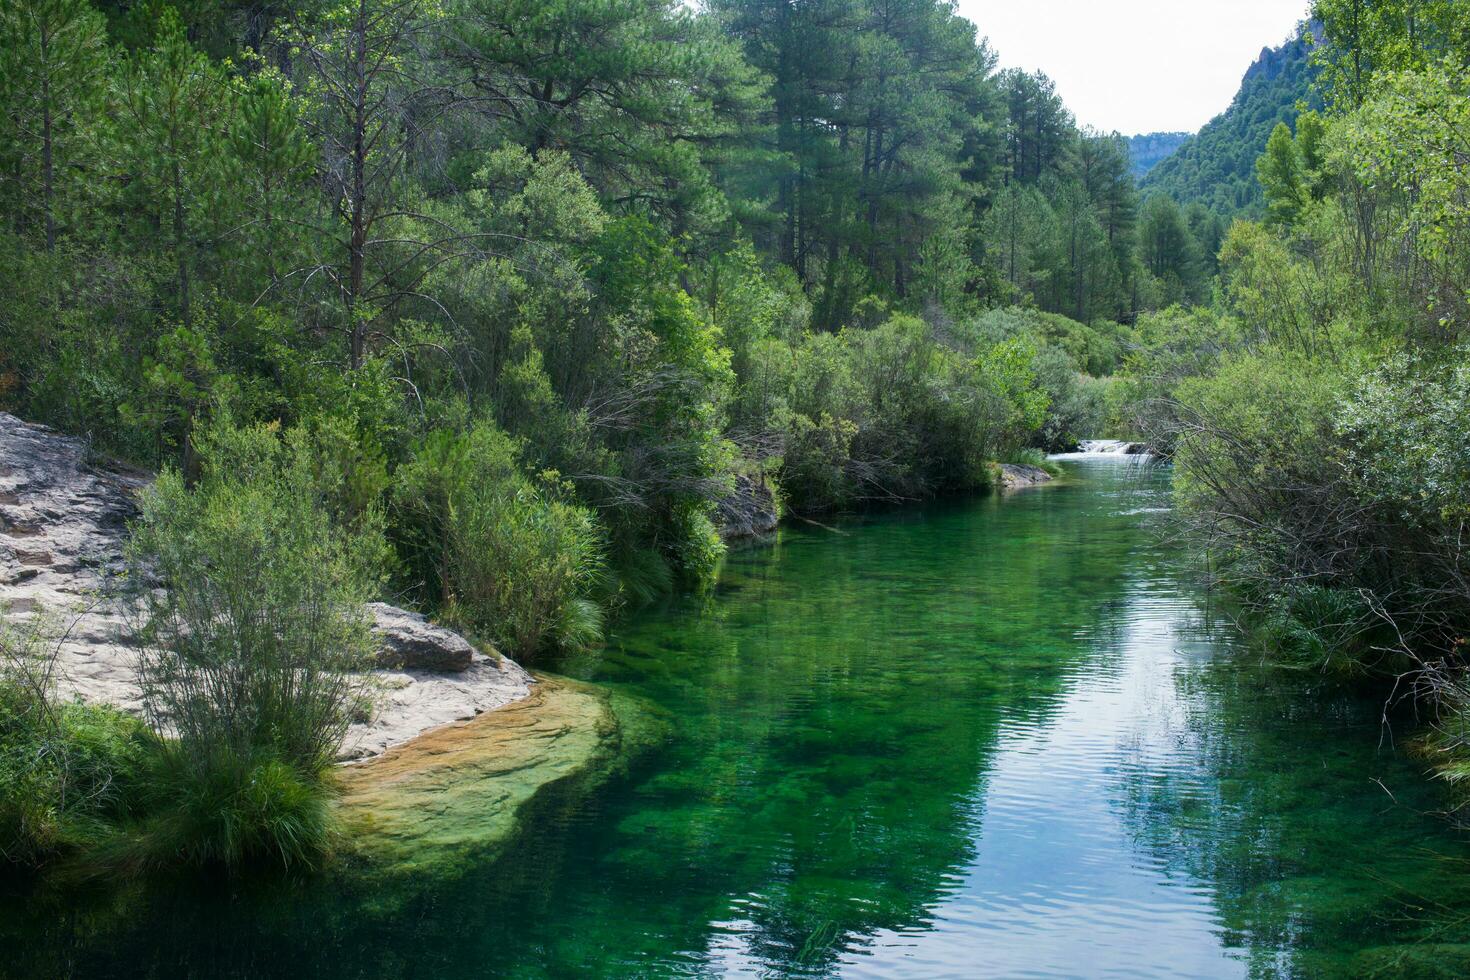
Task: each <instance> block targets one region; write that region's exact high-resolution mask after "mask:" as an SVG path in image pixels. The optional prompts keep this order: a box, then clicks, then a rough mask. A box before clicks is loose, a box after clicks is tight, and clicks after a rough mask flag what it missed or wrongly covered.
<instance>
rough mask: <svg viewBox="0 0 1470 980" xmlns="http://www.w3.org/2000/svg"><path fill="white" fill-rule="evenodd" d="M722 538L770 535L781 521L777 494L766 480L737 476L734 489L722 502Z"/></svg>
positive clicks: (720, 507)
mask: <svg viewBox="0 0 1470 980" xmlns="http://www.w3.org/2000/svg"><path fill="white" fill-rule="evenodd" d="M718 520H719V524H720V537H722V538H724V539H725V540H726V541H732V540H735V539H737V538H755V537H761V536H763V535H766V534H770V533H771V532H772V531H774V530H776V525H777V524H779V523H780V522H781V516H780V515H779V514H778V513H777V512H776V496H775V494H773V493H771V488H770V487H768V486H766V484H765V483H764V482H760V483H757V482H756V481H755V480H752V479H751V478H750V477H748V476H737V477H736V478H735V490H734V492H733V493H731V494H730V495H729V496H727V497H725V498H723V499H722V500H721V501H720V503H719V514H718Z"/></svg>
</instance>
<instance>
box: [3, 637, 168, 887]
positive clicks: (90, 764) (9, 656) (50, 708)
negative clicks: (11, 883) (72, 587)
mask: <svg viewBox="0 0 1470 980" xmlns="http://www.w3.org/2000/svg"><path fill="white" fill-rule="evenodd" d="M48 627H49V624H48V623H47V621H45V620H41V619H34V618H33V619H31V620H30V621H28V622H25V623H19V622H11V621H7V620H0V859H3V860H5V861H9V862H12V863H15V864H19V865H23V866H37V865H41V864H45V863H47V862H51V861H54V860H56V859H58V858H67V857H70V856H72V855H74V854H76V853H78V852H81V851H83V850H85V849H87V848H90V847H93V846H96V845H97V844H99V843H101V842H103V841H105V840H106V839H107V838H108V837H109V835H110V833H111V831H112V827H113V826H114V825H115V823H116V822H118V821H121V820H124V819H126V818H127V817H128V816H129V814H130V812H131V810H132V809H133V807H135V806H136V805H137V803H138V796H139V794H140V792H141V789H142V786H143V783H144V779H145V769H146V765H147V762H148V760H149V759H150V758H151V754H150V753H151V752H152V750H153V748H154V744H155V743H154V741H153V739H152V738H151V736H150V734H149V733H148V731H147V729H146V728H145V727H144V726H143V724H142V723H141V722H139V721H138V720H136V719H134V718H130V717H128V716H127V715H124V714H122V713H121V712H119V711H116V710H114V709H111V708H103V707H95V706H84V705H81V704H68V703H63V702H61V701H59V700H58V699H57V698H56V696H55V690H54V687H53V682H54V663H53V658H54V653H55V643H56V642H57V639H58V638H57V636H56V631H55V630H54V629H50V628H48Z"/></svg>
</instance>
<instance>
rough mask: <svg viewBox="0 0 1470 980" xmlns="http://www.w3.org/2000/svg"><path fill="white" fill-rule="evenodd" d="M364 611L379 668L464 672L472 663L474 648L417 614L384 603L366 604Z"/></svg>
mask: <svg viewBox="0 0 1470 980" xmlns="http://www.w3.org/2000/svg"><path fill="white" fill-rule="evenodd" d="M367 610H368V615H370V616H372V618H373V622H372V631H373V639H374V640H376V641H377V646H378V653H377V657H378V666H379V667H382V668H385V669H387V670H402V669H404V668H410V669H413V670H435V671H448V672H452V673H458V672H460V671H463V670H468V669H469V667H470V663H471V662H472V661H473V660H474V656H475V648H474V647H472V646H470V643H469V641H468V640H466V639H465V638H464V637H462V636H460V635H459V634H458V633H456V632H454V631H453V630H447V629H445V628H444V627H442V626H435V625H434V624H433V623H431V622H429V620H428V619H427V618H425V617H424V616H420V615H419V614H418V613H415V612H409V611H408V610H407V609H399V608H398V607H397V606H390V605H388V604H387V603H386V602H370V603H368V605H367Z"/></svg>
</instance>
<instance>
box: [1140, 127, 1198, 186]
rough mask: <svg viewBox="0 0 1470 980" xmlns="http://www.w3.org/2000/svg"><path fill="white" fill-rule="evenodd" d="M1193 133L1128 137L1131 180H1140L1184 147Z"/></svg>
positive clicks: (1147, 134)
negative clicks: (1131, 171)
mask: <svg viewBox="0 0 1470 980" xmlns="http://www.w3.org/2000/svg"><path fill="white" fill-rule="evenodd" d="M1193 135H1194V134H1193V133H1144V134H1142V135H1139V136H1130V137H1128V159H1129V160H1130V161H1132V164H1133V166H1132V170H1133V179H1134V180H1142V179H1143V175H1144V174H1146V173H1148V172H1149V171H1150V170H1152V169H1153V168H1154V167H1156V166H1158V165H1159V164H1160V163H1161V162H1163V161H1164V160H1165V159H1167V158H1168V157H1170V156H1172V155H1173V153H1174V151H1175V150H1177V149H1179V147H1180V146H1182V145H1184V141H1185V140H1187V139H1190V138H1191V137H1192V136H1193Z"/></svg>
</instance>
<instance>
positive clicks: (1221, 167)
mask: <svg viewBox="0 0 1470 980" xmlns="http://www.w3.org/2000/svg"><path fill="white" fill-rule="evenodd" d="M1310 54H1311V38H1310V36H1309V34H1308V33H1307V32H1306V31H1305V30H1304V31H1303V32H1301V33H1298V34H1297V36H1295V37H1293V38H1292V39H1291V40H1289V41H1287V42H1286V43H1285V44H1284V45H1282V46H1281V47H1278V48H1267V49H1265V50H1263V51H1262V52H1261V56H1260V57H1259V58H1258V59H1257V60H1256V62H1255V64H1253V65H1251V67H1250V69H1249V70H1248V71H1247V72H1246V73H1245V77H1244V78H1243V79H1242V80H1241V83H1240V91H1239V92H1238V93H1236V96H1235V100H1234V101H1233V102H1231V103H1230V107H1229V108H1228V109H1226V110H1225V111H1224V112H1223V113H1221V114H1220V115H1218V116H1216V117H1215V118H1214V119H1212V120H1211V121H1210V122H1208V123H1207V124H1205V126H1204V128H1203V129H1201V130H1200V131H1199V133H1198V134H1196V135H1195V136H1193V137H1191V138H1190V139H1189V140H1187V141H1186V142H1185V143H1184V144H1183V145H1182V146H1180V147H1179V148H1178V149H1177V150H1176V151H1175V152H1174V153H1173V154H1171V155H1170V156H1169V157H1168V159H1166V160H1164V161H1162V162H1161V163H1160V164H1159V165H1158V166H1157V167H1155V168H1153V169H1152V170H1150V171H1149V172H1148V174H1147V176H1146V177H1144V178H1143V179H1142V181H1141V188H1142V190H1143V191H1144V193H1145V194H1154V193H1159V194H1165V195H1168V196H1169V197H1171V198H1173V199H1174V200H1175V201H1176V202H1177V203H1179V204H1180V205H1184V206H1187V205H1190V204H1196V203H1198V204H1203V205H1205V206H1206V207H1207V208H1209V209H1210V210H1212V211H1214V212H1216V213H1218V214H1221V215H1225V216H1227V217H1228V216H1231V215H1235V214H1239V213H1247V214H1256V213H1258V212H1259V210H1260V207H1261V200H1262V198H1261V186H1260V184H1259V183H1258V182H1257V181H1256V158H1257V157H1259V156H1260V155H1261V152H1262V151H1263V150H1264V149H1265V148H1266V139H1267V137H1269V136H1270V135H1271V131H1272V130H1273V129H1275V128H1276V125H1277V123H1282V122H1284V123H1286V124H1287V125H1291V124H1292V123H1294V122H1295V121H1296V115H1297V104H1298V103H1303V102H1304V103H1307V104H1308V105H1311V104H1313V95H1312V81H1313V78H1314V77H1315V71H1314V70H1313V68H1312V66H1311V58H1310Z"/></svg>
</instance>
